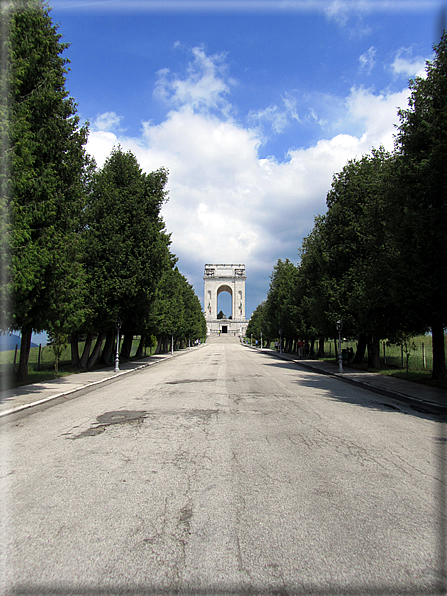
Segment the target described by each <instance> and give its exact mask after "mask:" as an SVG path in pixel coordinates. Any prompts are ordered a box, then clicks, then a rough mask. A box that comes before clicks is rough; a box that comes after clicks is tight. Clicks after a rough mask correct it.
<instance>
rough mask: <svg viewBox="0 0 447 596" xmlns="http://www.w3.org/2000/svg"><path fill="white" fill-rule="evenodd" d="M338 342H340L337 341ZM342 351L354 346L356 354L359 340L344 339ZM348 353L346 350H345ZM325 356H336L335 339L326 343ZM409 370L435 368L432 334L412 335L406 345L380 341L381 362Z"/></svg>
mask: <svg viewBox="0 0 447 596" xmlns="http://www.w3.org/2000/svg"><path fill="white" fill-rule="evenodd" d="M337 343H338V342H337ZM341 347H342V351H343V350H346V351H348V350H349V349H350V348H352V350H353V352H354V354H355V352H356V350H357V341H355V340H348V339H343V340H342V345H341ZM445 347H446V359H447V342H445ZM345 353H346V352H345ZM324 356H325V357H326V358H331V357H332V356H333V357H334V358H335V346H334V341H326V342H325V343H324ZM407 361H408V370H413V371H416V370H431V369H432V368H433V351H432V337H431V335H419V336H417V337H412V338H411V339H410V340H409V341H407V342H406V343H405V344H404V345H401V344H392V343H391V342H389V341H387V340H382V341H381V342H380V363H381V364H382V365H384V366H389V367H390V368H402V369H405V368H407Z"/></svg>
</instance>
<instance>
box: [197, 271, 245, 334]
mask: <svg viewBox="0 0 447 596" xmlns="http://www.w3.org/2000/svg"><path fill="white" fill-rule="evenodd" d="M246 279H247V278H246V277H245V265H241V264H239V265H225V264H208V265H205V273H204V276H203V281H204V282H205V300H204V312H205V319H206V324H207V333H208V335H211V334H218V333H231V334H232V335H239V336H243V335H245V330H246V329H247V325H248V321H247V320H246V319H245V280H246ZM221 292H229V294H230V295H231V304H232V311H231V318H228V319H218V318H217V298H218V296H219V294H220V293H221Z"/></svg>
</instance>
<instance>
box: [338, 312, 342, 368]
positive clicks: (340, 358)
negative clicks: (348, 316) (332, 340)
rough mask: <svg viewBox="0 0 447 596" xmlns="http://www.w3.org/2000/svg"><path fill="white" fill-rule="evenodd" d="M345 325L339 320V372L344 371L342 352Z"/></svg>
mask: <svg viewBox="0 0 447 596" xmlns="http://www.w3.org/2000/svg"><path fill="white" fill-rule="evenodd" d="M342 327H343V323H342V322H341V321H340V320H338V321H337V331H338V372H339V373H342V372H343V358H342V354H341V330H342Z"/></svg>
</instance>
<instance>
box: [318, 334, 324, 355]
mask: <svg viewBox="0 0 447 596" xmlns="http://www.w3.org/2000/svg"><path fill="white" fill-rule="evenodd" d="M317 358H324V337H322V336H320V338H319V340H318V354H317Z"/></svg>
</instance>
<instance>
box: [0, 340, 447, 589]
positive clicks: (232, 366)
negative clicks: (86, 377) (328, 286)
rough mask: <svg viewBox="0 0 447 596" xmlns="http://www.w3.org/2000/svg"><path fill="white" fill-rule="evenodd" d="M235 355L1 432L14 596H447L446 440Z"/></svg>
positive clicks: (144, 375)
mask: <svg viewBox="0 0 447 596" xmlns="http://www.w3.org/2000/svg"><path fill="white" fill-rule="evenodd" d="M226 341H227V342H228V340H225V338H223V339H222V340H221V341H217V342H214V343H209V344H207V345H205V346H203V347H201V348H199V349H195V350H192V351H190V352H187V353H184V354H181V355H179V356H178V357H175V358H172V359H170V360H166V361H164V362H162V363H161V364H158V365H157V366H153V367H150V368H147V369H144V370H142V371H140V372H138V373H135V374H132V375H127V376H126V377H125V378H123V379H122V380H117V381H115V382H113V383H110V384H109V385H106V386H101V387H98V388H97V389H94V390H91V391H86V392H84V393H83V394H78V395H77V396H76V397H75V398H72V399H69V400H67V399H65V400H60V401H59V402H57V403H53V404H52V405H50V406H46V407H42V408H40V409H34V410H32V411H28V412H27V413H26V414H23V415H21V416H17V417H16V418H14V419H9V420H8V421H7V422H6V423H4V424H3V426H2V428H1V429H0V430H1V449H2V453H1V466H2V468H1V481H2V516H1V517H2V524H3V527H2V528H1V531H2V538H1V546H2V558H1V565H2V568H3V569H2V579H1V584H0V587H1V590H2V594H5V595H7V596H9V595H14V594H21V595H28V594H30V595H31V594H33V595H34V594H36V595H47V594H48V595H49V594H54V595H55V596H68V595H79V596H84V595H85V596H87V595H88V596H96V595H105V594H110V595H112V596H113V595H115V594H116V595H118V594H129V595H133V596H137V595H142V596H143V595H144V596H146V595H149V594H153V595H155V596H157V595H168V594H185V595H189V594H199V595H207V594H218V595H224V594H228V595H232V594H276V595H283V596H285V595H287V594H289V595H294V594H300V595H312V594H315V595H323V594H324V595H326V594H346V595H348V596H354V595H355V596H357V595H358V596H363V595H369V594H371V595H378V594H396V595H403V596H404V595H423V594H440V593H443V592H442V590H441V589H440V588H439V583H438V582H439V566H440V562H439V556H440V554H439V553H440V551H442V548H440V546H441V545H440V543H439V537H440V536H442V532H440V527H441V526H442V524H443V517H442V515H441V514H442V512H441V511H440V506H439V499H438V495H439V494H440V493H439V490H440V489H439V487H440V478H439V475H440V473H439V470H440V468H439V465H438V464H439V462H438V461H437V460H438V451H437V442H438V441H437V439H438V437H439V433H438V430H439V422H437V421H436V420H435V419H434V418H433V417H430V416H429V415H424V414H418V413H417V412H414V411H412V410H410V409H408V408H406V407H405V406H401V407H399V408H398V409H397V408H396V406H395V403H394V406H393V405H392V402H391V401H390V400H387V398H384V397H381V396H378V395H375V394H373V393H369V392H367V391H364V390H360V389H358V388H355V387H353V386H351V385H348V384H345V383H342V382H340V381H339V380H337V379H335V378H332V377H325V376H323V375H318V374H315V373H313V372H309V371H307V370H302V369H300V368H299V367H298V366H296V365H294V364H291V363H288V362H285V361H282V360H279V359H278V358H276V357H275V356H272V355H268V354H266V353H265V352H262V353H261V352H259V351H255V350H250V349H249V348H246V347H243V346H241V345H239V344H238V343H231V342H228V343H226Z"/></svg>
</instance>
